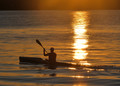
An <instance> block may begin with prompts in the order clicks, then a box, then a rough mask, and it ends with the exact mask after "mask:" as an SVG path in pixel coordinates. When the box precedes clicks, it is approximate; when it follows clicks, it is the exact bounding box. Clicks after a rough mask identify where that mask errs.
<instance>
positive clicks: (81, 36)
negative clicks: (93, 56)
mask: <svg viewBox="0 0 120 86" xmlns="http://www.w3.org/2000/svg"><path fill="white" fill-rule="evenodd" d="M87 15H88V13H87V12H74V13H73V17H74V22H73V31H74V37H73V38H74V44H73V46H74V49H75V50H74V57H73V59H74V60H79V61H80V64H82V65H90V64H89V63H88V62H87V61H83V60H85V59H86V57H87V55H88V52H87V51H86V48H87V47H88V35H87V34H86V32H87V29H86V27H87V25H88V21H87V18H88V17H87Z"/></svg>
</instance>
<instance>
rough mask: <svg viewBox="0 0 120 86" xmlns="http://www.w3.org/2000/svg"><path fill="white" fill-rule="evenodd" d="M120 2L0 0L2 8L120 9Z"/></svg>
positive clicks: (94, 0)
mask: <svg viewBox="0 0 120 86" xmlns="http://www.w3.org/2000/svg"><path fill="white" fill-rule="evenodd" d="M119 3H120V0H0V4H1V5H0V10H2V9H16V10H17V9H28V10H50V9H52V10H59V9H60V10H97V9H111V10H112V9H120V6H119Z"/></svg>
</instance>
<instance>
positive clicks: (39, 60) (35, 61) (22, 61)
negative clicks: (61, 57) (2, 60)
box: [19, 56, 74, 67]
mask: <svg viewBox="0 0 120 86" xmlns="http://www.w3.org/2000/svg"><path fill="white" fill-rule="evenodd" d="M19 63H20V64H28V63H29V64H46V65H51V64H49V62H48V61H47V60H43V59H42V58H37V57H22V56H20V57H19ZM54 65H55V66H66V67H68V66H69V67H70V66H74V65H73V64H70V63H63V62H56V63H55V64H54Z"/></svg>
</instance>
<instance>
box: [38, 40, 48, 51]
mask: <svg viewBox="0 0 120 86" xmlns="http://www.w3.org/2000/svg"><path fill="white" fill-rule="evenodd" d="M36 42H37V43H38V44H39V45H40V46H41V47H42V48H43V49H45V48H44V47H43V45H42V43H41V42H40V41H39V40H36ZM45 52H46V53H47V51H46V49H45Z"/></svg>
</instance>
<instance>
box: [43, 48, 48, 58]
mask: <svg viewBox="0 0 120 86" xmlns="http://www.w3.org/2000/svg"><path fill="white" fill-rule="evenodd" d="M43 55H44V56H48V53H47V54H46V53H45V48H44V49H43Z"/></svg>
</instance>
